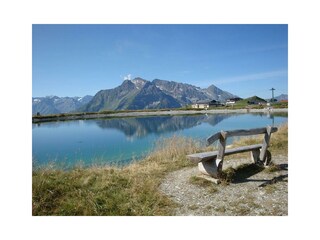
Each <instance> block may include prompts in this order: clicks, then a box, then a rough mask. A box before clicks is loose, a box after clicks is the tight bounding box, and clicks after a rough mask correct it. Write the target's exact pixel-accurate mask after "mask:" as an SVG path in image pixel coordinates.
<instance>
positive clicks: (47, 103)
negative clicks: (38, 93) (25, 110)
mask: <svg viewBox="0 0 320 240" xmlns="http://www.w3.org/2000/svg"><path fill="white" fill-rule="evenodd" d="M91 99H92V96H89V95H86V96H84V97H57V96H47V97H33V98H32V114H33V115H34V114H37V113H40V114H56V113H67V112H73V111H75V110H76V109H78V108H80V107H82V106H83V105H85V104H87V103H88V102H89V101H90V100H91Z"/></svg>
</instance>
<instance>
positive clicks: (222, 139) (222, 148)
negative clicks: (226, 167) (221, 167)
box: [217, 131, 227, 165]
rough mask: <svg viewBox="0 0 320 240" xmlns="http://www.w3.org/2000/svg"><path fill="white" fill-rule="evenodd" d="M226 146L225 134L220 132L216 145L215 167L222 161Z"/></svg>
mask: <svg viewBox="0 0 320 240" xmlns="http://www.w3.org/2000/svg"><path fill="white" fill-rule="evenodd" d="M226 144H227V132H224V131H221V134H220V138H219V144H218V155H217V162H218V163H217V165H218V164H219V162H221V161H223V158H224V152H225V150H226Z"/></svg>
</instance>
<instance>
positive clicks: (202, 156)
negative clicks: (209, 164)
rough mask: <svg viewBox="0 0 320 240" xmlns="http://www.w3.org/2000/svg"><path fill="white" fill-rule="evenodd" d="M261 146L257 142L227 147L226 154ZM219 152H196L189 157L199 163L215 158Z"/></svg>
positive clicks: (188, 156)
mask: <svg viewBox="0 0 320 240" xmlns="http://www.w3.org/2000/svg"><path fill="white" fill-rule="evenodd" d="M260 148H262V144H255V145H249V146H243V147H237V148H231V149H226V151H225V155H231V154H235V153H242V152H248V151H252V150H255V149H260ZM217 154H218V151H212V152H202V153H195V154H190V155H187V158H188V159H189V160H190V161H192V162H195V163H198V162H202V161H203V162H205V161H207V160H210V159H212V158H215V157H216V156H217Z"/></svg>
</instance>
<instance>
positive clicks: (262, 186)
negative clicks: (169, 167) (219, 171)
mask: <svg viewBox="0 0 320 240" xmlns="http://www.w3.org/2000/svg"><path fill="white" fill-rule="evenodd" d="M228 157H229V158H227V159H225V161H224V165H223V169H224V170H225V169H228V168H229V169H230V167H232V168H234V169H237V167H239V166H242V168H239V169H241V170H236V172H235V175H234V178H233V180H232V181H231V182H230V183H226V182H222V183H221V184H219V185H217V184H214V183H211V182H209V181H206V180H203V179H202V178H199V177H198V176H199V175H201V174H200V173H199V171H198V168H197V166H196V167H193V168H185V169H182V170H179V171H176V172H172V173H170V174H168V176H167V177H166V178H165V180H164V181H163V183H162V184H161V185H160V190H161V191H162V192H163V193H164V194H166V195H168V196H169V197H170V198H171V199H172V200H173V201H175V202H176V203H178V204H177V205H178V207H177V208H176V210H175V215H178V216H189V215H191V216H192V215H197V216H286V215H288V158H287V156H282V155H278V156H274V157H273V160H272V162H273V163H274V166H273V167H270V168H265V169H261V168H259V169H257V168H255V166H254V165H252V164H251V162H250V160H248V159H245V158H241V159H235V160H233V159H232V156H228ZM246 164H248V165H246Z"/></svg>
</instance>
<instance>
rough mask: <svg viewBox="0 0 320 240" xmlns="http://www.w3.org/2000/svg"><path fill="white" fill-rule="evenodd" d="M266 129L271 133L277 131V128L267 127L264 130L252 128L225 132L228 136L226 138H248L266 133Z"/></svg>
mask: <svg viewBox="0 0 320 240" xmlns="http://www.w3.org/2000/svg"><path fill="white" fill-rule="evenodd" d="M268 129H270V130H271V133H274V132H276V131H278V128H276V127H270V126H268V127H266V128H252V129H248V130H245V129H240V130H233V131H227V134H228V137H236V136H237V137H238V136H239V137H240V136H250V135H257V134H263V133H267V130H268Z"/></svg>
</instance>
